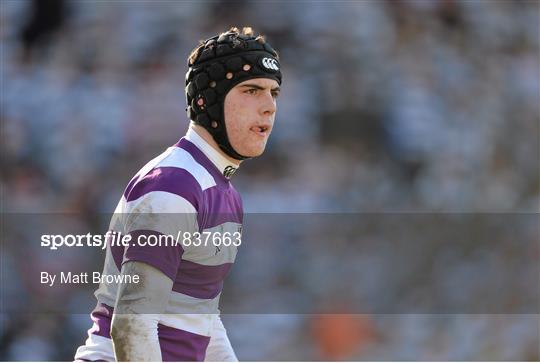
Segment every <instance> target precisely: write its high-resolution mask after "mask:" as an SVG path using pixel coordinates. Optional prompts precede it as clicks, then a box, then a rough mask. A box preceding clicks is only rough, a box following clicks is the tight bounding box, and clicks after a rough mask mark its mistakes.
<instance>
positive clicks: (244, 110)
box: [224, 78, 279, 157]
mask: <svg viewBox="0 0 540 363" xmlns="http://www.w3.org/2000/svg"><path fill="white" fill-rule="evenodd" d="M278 95H279V85H278V83H277V82H276V81H275V80H273V79H268V78H255V79H249V80H247V81H244V82H242V83H239V84H237V85H236V86H235V87H233V88H232V89H231V90H230V91H229V93H227V96H226V97H225V106H224V108H225V110H224V112H225V125H226V127H227V135H228V137H229V141H230V143H231V145H232V147H233V148H234V150H236V152H237V153H239V154H240V155H244V156H249V157H255V156H259V155H261V154H262V153H263V151H264V148H265V147H266V142H267V141H268V137H269V136H270V133H271V132H272V127H273V126H274V117H275V115H276V98H277V96H278Z"/></svg>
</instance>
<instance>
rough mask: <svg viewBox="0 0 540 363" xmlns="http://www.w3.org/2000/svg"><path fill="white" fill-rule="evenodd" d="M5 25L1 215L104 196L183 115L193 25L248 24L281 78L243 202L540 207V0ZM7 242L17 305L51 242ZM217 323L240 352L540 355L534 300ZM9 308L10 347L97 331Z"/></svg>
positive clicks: (60, 16) (214, 28) (242, 179)
mask: <svg viewBox="0 0 540 363" xmlns="http://www.w3.org/2000/svg"><path fill="white" fill-rule="evenodd" d="M0 21H1V23H2V25H1V31H0V37H1V39H2V49H1V50H2V69H1V77H2V79H1V81H2V83H1V87H2V89H1V91H2V96H1V117H2V143H1V165H2V177H1V180H0V183H1V187H2V212H21V213H35V212H42V213H51V212H67V211H73V212H75V211H76V212H79V213H82V215H83V216H84V215H93V214H95V213H96V212H110V211H112V209H113V208H114V206H115V204H116V202H117V200H118V198H119V196H120V194H121V192H122V190H123V188H124V187H125V185H126V183H127V181H128V180H129V178H130V177H131V176H132V175H133V174H134V172H135V171H136V170H138V168H139V167H140V166H142V164H143V163H144V162H146V161H147V160H148V159H150V158H151V157H152V156H153V155H156V154H158V153H159V152H160V151H161V150H162V149H163V148H164V147H166V146H168V145H171V144H173V143H174V142H175V141H176V140H177V139H178V138H179V137H180V136H181V135H182V134H183V133H184V131H185V129H186V126H187V121H186V116H185V111H184V109H185V98H184V94H183V82H184V73H185V71H186V61H185V59H186V57H187V54H188V53H189V51H190V50H191V49H192V48H193V46H194V45H195V44H196V41H198V40H199V39H203V38H205V37H208V36H211V35H213V34H215V33H217V32H220V31H222V30H224V29H227V28H229V27H230V26H232V25H236V26H243V25H251V26H253V27H254V29H255V31H256V32H260V33H263V34H265V35H267V37H268V39H269V41H270V42H271V44H272V45H273V46H275V48H276V49H278V50H279V51H280V56H281V59H282V67H283V74H284V84H283V87H282V88H283V90H282V95H281V97H280V99H279V103H278V114H277V123H276V127H275V131H274V132H273V134H272V138H271V141H270V144H269V147H268V149H267V152H266V153H265V155H264V156H263V157H261V158H260V159H259V160H257V161H249V162H246V163H245V165H243V166H242V168H241V170H240V172H239V173H238V175H235V177H234V182H235V186H236V187H237V189H238V190H239V191H240V192H241V194H242V196H243V200H244V206H245V209H246V211H247V212H278V213H279V212H298V213H302V212H303V213H309V212H313V211H325V212H336V213H337V212H363V213H369V212H381V211H409V212H410V211H419V212H430V211H434V212H445V211H453V212H456V211H457V212H478V211H484V212H486V211H488V212H498V213H513V212H517V211H519V212H531V213H538V210H539V202H540V199H539V195H540V188H539V162H538V161H539V160H538V159H539V104H540V103H539V101H540V91H539V85H540V80H539V61H540V60H539V46H540V35H539V34H540V33H539V3H538V2H537V1H504V0H500V1H498V0H494V1H481V0H478V1H472V0H471V1H466V0H463V1H452V0H446V1H442V0H441V1H421V0H410V1H357V2H355V1H346V2H338V1H335V2H305V1H299V2H280V1H277V2H273V1H272V2H265V1H256V2H255V1H254V2H249V1H240V2H227V3H225V2H215V1H185V2H183V1H182V2H180V1H178V2H174V1H159V2H152V3H150V2H142V1H122V2H98V1H84V2H83V1H76V2H68V3H64V2H62V1H60V0H55V1H48V2H39V1H36V2H30V1H17V0H16V1H9V0H6V1H2V3H1V17H0ZM80 223H81V224H85V223H88V224H89V223H91V222H90V221H88V220H85V219H84V218H82V219H81V220H80ZM2 238H3V237H2ZM2 243H4V241H2ZM21 243H22V242H21ZM14 251H15V250H11V249H9V248H4V249H3V251H2V253H3V256H2V263H3V270H2V271H3V272H5V271H9V272H10V274H13V278H11V277H10V278H9V279H8V280H4V281H8V283H7V284H6V285H3V286H2V295H3V297H4V298H5V297H6V296H9V297H11V298H13V299H16V300H17V304H19V306H20V307H21V310H24V306H25V304H29V303H30V302H29V296H33V295H35V294H36V291H35V290H32V289H35V288H36V287H35V286H32V284H29V283H28V280H29V276H27V274H29V272H28V270H27V269H26V268H25V266H31V265H32V264H33V263H34V261H37V260H39V259H40V256H39V255H37V256H36V255H28V256H24V257H25V259H24V266H22V265H23V263H22V262H21V260H20V256H17V255H16V252H14ZM500 252H501V254H502V255H504V251H500ZM352 257H353V261H354V257H355V256H352ZM356 257H358V258H359V257H360V256H356ZM424 257H425V256H424ZM74 258H78V259H80V260H77V259H75V260H73V259H71V260H70V261H69V264H70V266H71V265H75V264H78V263H81V264H83V263H89V261H87V260H86V259H85V258H84V256H78V257H77V256H75V257H74ZM101 258H102V257H99V258H95V261H90V262H91V263H93V264H96V265H99V266H101V263H102V262H101V261H102V260H101ZM63 261H64V260H61V259H59V260H58V261H51V263H55V264H61V263H64V262H63ZM283 263H286V259H285V260H284V262H283ZM411 263H412V264H414V261H411ZM501 263H502V264H504V259H503V260H501ZM279 267H283V268H287V266H279V265H278V268H279ZM287 271H291V269H290V266H289V269H288V270H287ZM292 272H293V273H294V270H293V271H292ZM229 283H230V282H229ZM226 288H227V285H226ZM535 288H536V289H537V288H538V286H536V287H534V286H532V287H531V289H535ZM30 290H32V291H30ZM280 293H281V290H280V287H279V284H277V285H276V287H275V289H273V290H272V294H275V295H276V296H279V295H280ZM284 293H286V291H285V292H284ZM456 293H458V292H457V291H456ZM70 299H71V300H70V303H72V304H76V303H77V301H78V300H77V293H76V292H74V294H73V295H71V296H70ZM224 320H226V322H225V324H226V326H227V328H228V330H229V335H230V338H231V340H232V342H233V345H234V347H235V349H236V351H237V354H238V356H239V358H240V359H241V360H282V359H283V360H306V359H312V360H317V359H331V360H332V359H336V360H341V359H356V360H363V359H368V360H394V359H405V360H407V359H409V360H410V359H428V360H462V359H465V360H477V359H480V360H498V359H507V360H538V359H540V353H539V335H540V334H539V328H538V315H497V316H492V315H439V316H429V315H421V314H420V315H413V314H401V315H399V314H398V315H355V316H346V315H338V316H331V315H325V316H310V315H302V314H279V315H277V314H276V315H257V316H255V315H239V316H228V317H225V319H224ZM0 323H1V327H2V331H1V337H0V343H1V344H0V346H1V348H0V356H1V357H2V359H7V360H70V359H72V355H73V352H74V350H75V348H76V347H77V346H78V345H79V344H81V343H82V342H83V341H84V337H85V335H86V330H87V329H88V328H89V326H88V324H89V320H88V316H79V315H73V316H59V315H45V314H41V315H28V314H26V315H24V314H23V315H11V314H7V313H5V312H4V311H2V315H1V321H0Z"/></svg>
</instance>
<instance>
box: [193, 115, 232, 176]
mask: <svg viewBox="0 0 540 363" xmlns="http://www.w3.org/2000/svg"><path fill="white" fill-rule="evenodd" d="M189 128H190V129H192V130H193V131H195V132H196V133H197V135H199V136H200V137H201V138H202V139H203V140H204V141H206V142H207V143H208V145H210V146H211V147H212V149H214V150H215V151H216V152H218V153H219V154H220V155H221V156H223V157H224V158H225V159H227V161H229V162H230V163H231V164H233V165H236V166H239V165H240V163H241V162H242V161H241V160H237V159H234V158H231V157H230V156H229V155H227V154H225V153H224V152H223V150H221V149H220V147H219V146H218V144H217V143H216V141H215V140H214V138H213V137H212V135H210V133H209V132H208V131H207V130H206V129H205V128H204V127H202V126H201V125H197V124H194V123H193V122H191V123H190V124H189Z"/></svg>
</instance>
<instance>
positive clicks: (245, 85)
mask: <svg viewBox="0 0 540 363" xmlns="http://www.w3.org/2000/svg"><path fill="white" fill-rule="evenodd" d="M240 87H249V88H255V89H258V90H263V91H264V90H265V89H266V88H265V87H261V86H259V85H258V84H254V83H247V84H243V85H241V86H240ZM271 91H274V92H275V91H277V92H279V91H281V88H279V86H278V87H275V88H272V89H271Z"/></svg>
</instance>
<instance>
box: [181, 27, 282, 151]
mask: <svg viewBox="0 0 540 363" xmlns="http://www.w3.org/2000/svg"><path fill="white" fill-rule="evenodd" d="M277 57H278V55H277V53H276V51H275V50H274V49H273V48H272V47H271V46H270V45H269V44H268V43H265V42H264V40H263V39H262V38H260V37H259V38H255V37H253V36H250V35H245V34H239V33H237V32H235V31H229V32H227V33H223V34H221V35H218V36H215V37H212V38H210V39H207V40H206V41H204V43H202V44H201V47H200V49H199V51H198V53H197V54H196V56H195V57H194V59H190V60H189V61H188V67H189V70H188V72H187V73H186V99H187V109H186V111H187V114H188V117H189V118H190V119H191V120H193V121H194V122H195V123H196V124H199V125H201V126H203V127H204V128H205V129H206V130H208V132H210V134H211V135H212V137H213V138H214V140H215V141H216V143H217V144H218V145H219V147H220V148H221V150H223V152H225V153H226V154H227V155H229V156H230V157H232V158H234V159H237V160H244V159H247V158H249V157H246V156H243V155H240V154H239V153H237V152H236V150H234V148H233V147H232V146H231V144H230V142H229V138H228V136H227V129H226V127H225V116H224V103H225V96H226V95H227V93H228V92H229V91H230V90H231V89H232V88H233V87H234V86H235V85H237V84H238V83H241V82H244V81H246V80H248V79H252V78H270V79H274V80H276V81H277V82H278V84H281V71H280V65H279V61H278V60H277Z"/></svg>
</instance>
